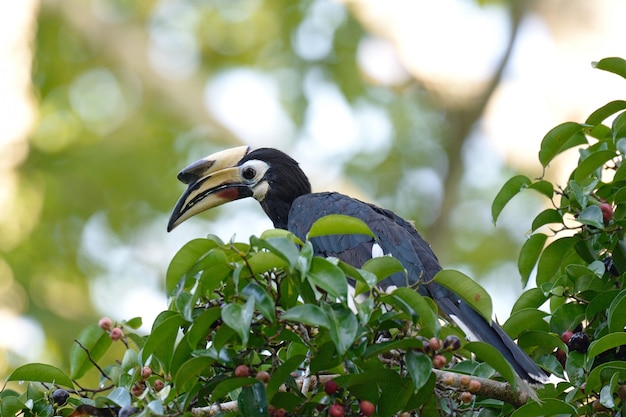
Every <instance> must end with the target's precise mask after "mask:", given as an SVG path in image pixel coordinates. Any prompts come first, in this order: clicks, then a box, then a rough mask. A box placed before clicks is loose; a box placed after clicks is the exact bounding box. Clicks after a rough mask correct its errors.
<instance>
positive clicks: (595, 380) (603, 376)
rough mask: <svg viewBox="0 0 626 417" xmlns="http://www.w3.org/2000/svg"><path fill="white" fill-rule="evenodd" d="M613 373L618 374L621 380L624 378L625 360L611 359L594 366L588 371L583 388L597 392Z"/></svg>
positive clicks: (625, 376)
mask: <svg viewBox="0 0 626 417" xmlns="http://www.w3.org/2000/svg"><path fill="white" fill-rule="evenodd" d="M614 375H619V376H620V379H622V380H625V379H626V362H624V361H611V362H606V363H603V364H600V365H598V366H596V367H595V368H593V369H592V370H591V372H589V376H588V377H587V381H586V383H587V385H586V387H585V389H586V390H587V389H588V390H590V391H591V392H594V391H595V392H598V391H599V390H600V389H601V387H602V386H603V385H604V384H606V383H607V382H609V381H610V380H611V378H613V376H614Z"/></svg>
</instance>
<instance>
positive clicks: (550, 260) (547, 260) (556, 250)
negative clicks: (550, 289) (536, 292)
mask: <svg viewBox="0 0 626 417" xmlns="http://www.w3.org/2000/svg"><path fill="white" fill-rule="evenodd" d="M576 242H577V239H576V237H564V238H561V239H557V240H555V241H554V242H552V243H550V244H549V245H548V246H547V247H546V248H545V249H544V250H543V253H542V254H541V257H540V258H539V262H538V263H537V285H541V284H543V283H544V282H548V281H550V280H551V279H552V278H553V277H554V275H555V274H556V273H557V271H558V270H559V268H560V267H561V265H562V264H563V261H564V260H565V258H566V256H567V254H568V252H569V251H571V250H572V249H573V247H574V245H575V244H576Z"/></svg>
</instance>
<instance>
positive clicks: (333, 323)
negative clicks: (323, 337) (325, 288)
mask: <svg viewBox="0 0 626 417" xmlns="http://www.w3.org/2000/svg"><path fill="white" fill-rule="evenodd" d="M322 308H323V310H324V312H325V313H326V315H327V316H328V331H329V335H330V339H331V340H332V341H333V343H334V344H335V347H336V348H337V353H338V354H339V355H343V354H344V353H346V351H347V350H348V349H349V348H350V346H351V345H352V343H354V339H355V338H356V335H357V330H358V328H359V323H358V321H357V319H356V316H355V315H354V313H352V311H350V309H348V307H347V306H345V305H344V304H333V305H332V306H329V305H328V304H322Z"/></svg>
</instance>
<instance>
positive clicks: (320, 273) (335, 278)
mask: <svg viewBox="0 0 626 417" xmlns="http://www.w3.org/2000/svg"><path fill="white" fill-rule="evenodd" d="M307 277H308V278H309V280H310V281H311V282H312V283H313V284H314V285H317V286H318V287H319V288H321V289H322V290H324V291H326V292H327V293H328V294H329V295H330V296H332V297H335V298H337V299H339V300H346V299H347V297H348V282H347V280H346V276H345V275H344V274H343V272H342V271H341V269H340V268H339V267H338V266H337V265H334V264H333V263H331V262H330V261H328V260H326V259H324V258H319V257H315V258H313V260H312V261H311V269H310V270H309V273H308V274H307Z"/></svg>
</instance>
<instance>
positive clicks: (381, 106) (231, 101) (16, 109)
mask: <svg viewBox="0 0 626 417" xmlns="http://www.w3.org/2000/svg"><path fill="white" fill-rule="evenodd" d="M624 16H626V3H624V2H621V1H619V0H595V1H593V2H590V1H586V0H537V1H517V0H513V1H511V2H507V1H475V0H437V1H418V0H385V1H382V0H370V1H365V0H364V1H334V0H302V1H293V0H142V1H134V0H20V1H4V2H1V3H0V91H1V94H0V379H3V378H4V376H6V375H7V374H8V372H10V370H11V369H13V368H15V367H16V366H18V365H20V364H22V363H25V362H29V361H37V362H49V363H53V364H57V365H60V366H64V365H66V363H67V352H68V350H69V347H70V346H71V344H72V341H73V338H74V337H76V335H77V334H78V332H79V331H80V329H81V328H82V327H84V326H85V325H86V324H89V323H94V322H96V321H97V319H98V317H100V316H102V315H108V316H110V317H112V318H113V319H114V320H123V319H130V318H132V317H135V316H141V317H143V319H144V328H145V329H149V327H150V324H151V323H152V320H153V319H154V317H155V316H156V314H157V313H158V312H160V311H161V310H164V309H166V308H167V300H166V298H165V295H164V291H163V281H164V274H165V271H166V269H167V265H168V262H169V260H170V259H171V257H172V256H173V255H174V253H175V252H176V250H177V249H178V248H180V246H182V245H183V244H184V243H185V242H186V241H187V240H189V239H191V238H194V237H200V236H204V235H206V234H208V233H214V234H217V235H219V236H221V237H222V238H223V239H225V240H228V239H230V238H231V237H233V236H235V239H238V240H243V241H246V240H247V239H248V237H249V236H250V235H251V234H257V235H258V234H259V233H261V232H262V231H263V230H265V229H268V228H270V227H271V223H270V222H269V220H267V219H266V218H265V216H264V214H263V212H262V210H261V209H260V207H259V206H258V204H257V203H256V202H255V201H252V200H251V201H238V202H236V203H233V204H230V205H228V206H226V207H222V208H220V209H216V210H213V211H212V212H210V213H206V214H203V215H201V216H198V217H196V218H194V219H192V220H190V221H188V222H186V223H184V224H183V225H181V226H180V227H178V228H177V229H176V230H175V231H174V232H172V233H169V234H168V233H166V231H165V227H166V223H167V218H168V216H169V211H170V209H171V208H172V206H173V205H174V203H175V201H176V199H177V198H178V196H179V194H180V193H181V192H182V190H183V188H184V187H183V186H182V184H180V183H178V182H177V180H176V174H177V172H178V170H179V169H180V168H182V167H183V166H185V165H186V164H188V163H189V162H192V161H194V160H196V159H199V158H201V157H203V156H205V155H206V154H209V153H212V152H214V151H217V150H220V149H223V148H226V147H231V146H235V145H241V144H249V145H251V146H253V147H261V146H272V147H278V148H280V149H282V150H284V151H286V152H288V153H290V154H291V155H292V156H293V157H294V158H296V159H297V160H299V161H300V162H301V165H302V167H303V168H304V170H305V171H306V172H307V173H308V174H309V176H310V178H311V181H312V183H313V187H314V189H315V190H319V191H321V190H338V191H342V192H344V193H348V194H351V195H353V196H356V197H358V198H361V199H363V200H367V201H371V202H376V203H378V204H380V205H382V206H385V207H387V208H390V209H393V210H395V211H396V212H397V213H399V214H400V215H402V216H403V217H405V218H407V219H412V220H415V222H416V224H417V226H418V229H419V230H420V231H422V232H423V234H424V235H425V236H426V238H427V239H428V240H429V241H430V242H431V243H432V245H433V247H434V249H435V251H436V253H438V255H439V257H440V260H441V262H442V264H443V265H444V266H445V267H449V268H457V269H461V270H463V271H464V272H466V273H467V274H469V275H470V276H472V277H474V278H475V279H477V280H478V281H480V282H481V283H482V284H483V285H484V286H485V287H486V288H487V289H488V290H489V291H490V292H491V293H492V295H493V298H494V302H495V303H496V312H497V315H498V319H499V320H500V321H503V320H504V319H506V317H507V316H508V311H509V309H510V307H511V306H512V304H513V302H514V300H515V298H516V296H517V295H518V294H519V293H520V292H521V291H522V288H521V284H520V280H519V275H518V273H517V270H516V256H517V252H518V250H519V248H520V246H521V244H522V243H523V241H524V239H525V233H526V232H527V231H528V228H529V225H530V218H532V216H533V214H536V213H537V212H538V210H540V208H541V207H540V206H539V204H540V202H539V199H535V198H533V196H532V195H527V196H520V198H518V199H517V200H516V203H515V204H513V205H511V206H510V207H507V209H506V210H505V212H504V213H503V217H502V218H501V221H499V223H498V225H497V227H496V226H494V225H493V224H492V222H491V218H490V204H491V201H492V199H493V197H494V196H495V194H496V192H497V191H498V189H499V187H500V186H501V185H502V184H503V182H504V181H505V180H506V178H507V176H510V175H512V174H514V173H515V172H518V171H521V172H524V173H525V174H527V175H529V176H537V175H540V174H541V172H540V170H539V164H538V163H536V162H535V161H536V158H535V157H536V153H537V150H538V147H539V143H540V141H541V139H542V137H543V135H544V134H545V133H546V132H547V131H548V130H549V129H550V128H551V127H553V126H555V125H556V124H559V123H561V122H564V121H566V120H574V121H583V120H584V119H585V117H586V116H587V115H588V114H589V113H590V112H591V111H592V110H593V109H595V108H597V107H599V106H600V105H602V104H604V103H605V102H607V101H609V100H613V99H618V98H621V99H623V98H624V96H625V94H624V93H625V91H624V83H623V82H621V80H619V79H617V77H615V76H614V75H610V74H605V73H602V72H600V71H596V70H593V69H592V67H591V65H590V64H591V62H592V61H594V60H598V59H600V58H603V57H607V56H622V57H624V56H626V51H625V48H626V43H624V39H626V25H624V24H623V17H624ZM567 163H571V161H566V160H564V159H560V160H558V161H557V165H555V166H553V167H552V169H551V170H550V173H549V175H552V176H558V175H559V172H560V170H559V166H558V164H567Z"/></svg>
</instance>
